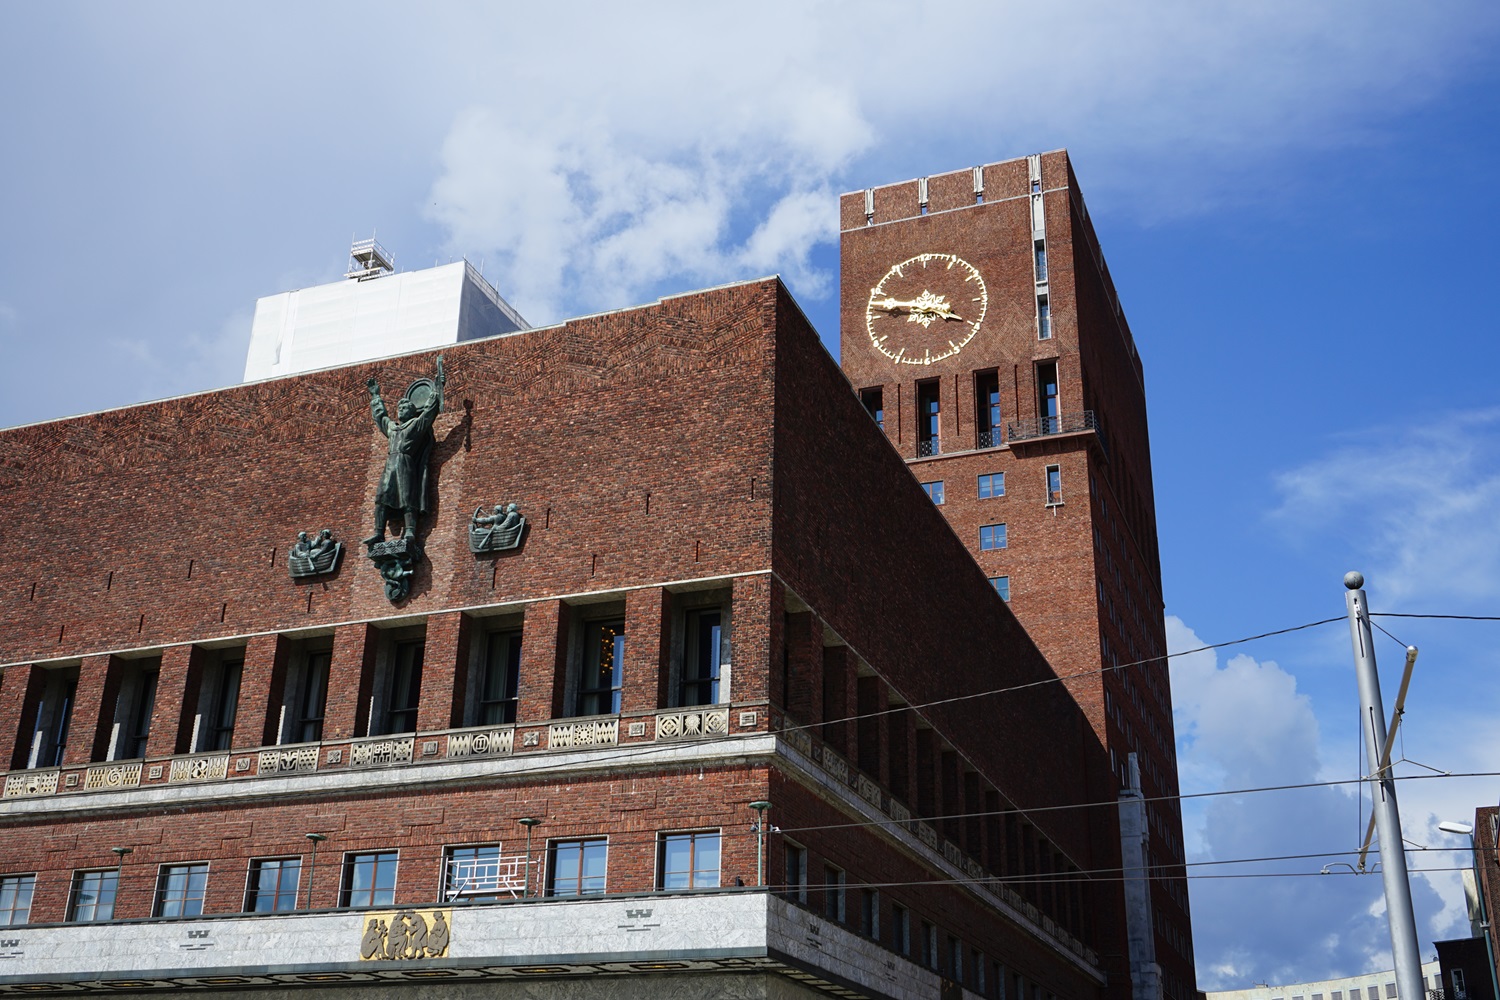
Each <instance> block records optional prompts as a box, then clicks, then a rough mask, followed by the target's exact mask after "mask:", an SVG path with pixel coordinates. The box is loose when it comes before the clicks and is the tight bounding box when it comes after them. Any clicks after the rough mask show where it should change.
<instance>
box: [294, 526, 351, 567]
mask: <svg viewBox="0 0 1500 1000" xmlns="http://www.w3.org/2000/svg"><path fill="white" fill-rule="evenodd" d="M343 554H344V543H343V542H336V541H334V540H333V532H332V531H331V530H329V529H328V528H324V529H323V530H322V531H320V532H318V537H316V538H308V536H307V532H305V531H299V532H297V543H296V544H295V545H293V546H292V551H291V552H290V553H289V554H288V555H287V559H286V563H287V571H288V572H290V573H291V574H292V578H293V579H296V578H298V577H303V576H322V575H323V574H324V573H332V572H333V571H334V570H335V569H338V565H339V559H340V558H341V557H342V556H343Z"/></svg>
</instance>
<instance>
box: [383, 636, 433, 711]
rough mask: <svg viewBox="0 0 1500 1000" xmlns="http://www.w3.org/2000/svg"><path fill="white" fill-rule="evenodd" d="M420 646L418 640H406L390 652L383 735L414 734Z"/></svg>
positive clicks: (421, 646)
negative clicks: (387, 696) (387, 694)
mask: <svg viewBox="0 0 1500 1000" xmlns="http://www.w3.org/2000/svg"><path fill="white" fill-rule="evenodd" d="M423 646H424V643H423V641H422V640H421V639H409V640H407V641H405V642H398V643H396V646H395V649H393V650H392V656H391V684H390V696H389V698H388V700H387V701H386V711H385V729H384V732H387V733H414V732H416V731H417V705H418V704H419V703H420V702H421V700H422V654H423Z"/></svg>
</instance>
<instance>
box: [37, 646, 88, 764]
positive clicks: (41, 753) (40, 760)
mask: <svg viewBox="0 0 1500 1000" xmlns="http://www.w3.org/2000/svg"><path fill="white" fill-rule="evenodd" d="M46 676H47V679H46V686H45V687H44V688H43V691H42V703H41V705H40V706H38V708H37V713H36V730H35V731H34V732H33V733H32V737H31V759H30V761H29V762H28V763H27V765H26V766H27V767H57V766H59V765H60V764H62V761H63V754H64V753H65V752H66V751H67V749H68V727H69V726H70V725H72V721H73V701H74V697H75V695H76V694H77V691H78V668H77V667H73V668H71V669H68V670H49V671H47V675H46Z"/></svg>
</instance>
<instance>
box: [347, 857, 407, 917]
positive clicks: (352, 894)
mask: <svg viewBox="0 0 1500 1000" xmlns="http://www.w3.org/2000/svg"><path fill="white" fill-rule="evenodd" d="M395 901H396V852H395V851H368V852H365V853H362V854H346V855H344V882H343V888H342V890H341V891H340V892H339V905H340V906H390V905H391V904H392V903H394V902H395Z"/></svg>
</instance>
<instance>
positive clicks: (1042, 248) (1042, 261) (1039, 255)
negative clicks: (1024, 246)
mask: <svg viewBox="0 0 1500 1000" xmlns="http://www.w3.org/2000/svg"><path fill="white" fill-rule="evenodd" d="M1032 249H1033V250H1035V252H1036V283H1037V284H1038V285H1045V284H1046V283H1047V241H1046V240H1037V241H1036V242H1035V243H1034V244H1033V245H1032Z"/></svg>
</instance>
